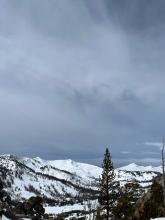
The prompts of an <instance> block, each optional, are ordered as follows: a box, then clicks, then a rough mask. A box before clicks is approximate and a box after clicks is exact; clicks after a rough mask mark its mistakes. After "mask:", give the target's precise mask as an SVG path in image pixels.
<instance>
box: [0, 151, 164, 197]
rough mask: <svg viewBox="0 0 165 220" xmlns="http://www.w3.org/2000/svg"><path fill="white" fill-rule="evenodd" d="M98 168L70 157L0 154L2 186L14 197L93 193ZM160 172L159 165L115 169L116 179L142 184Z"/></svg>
mask: <svg viewBox="0 0 165 220" xmlns="http://www.w3.org/2000/svg"><path fill="white" fill-rule="evenodd" d="M101 172H102V169H101V168H100V167H97V166H93V165H89V164H84V163H78V162H75V161H72V160H70V159H69V160H52V161H47V160H43V159H41V158H38V157H37V158H33V159H32V158H17V157H15V156H12V155H1V156H0V175H1V178H2V180H3V182H4V185H5V189H6V190H7V191H8V192H9V193H10V195H11V196H12V198H14V199H24V198H25V199H27V198H29V197H30V196H33V195H41V196H42V197H45V198H46V199H49V200H59V199H60V198H61V199H62V198H72V197H76V196H78V197H80V196H81V195H86V196H87V195H89V194H90V195H91V194H92V195H95V194H96V193H97V184H98V179H99V176H100V175H101ZM160 172H161V167H152V166H148V167H143V166H138V165H136V164H130V165H128V166H125V167H121V168H118V169H116V170H115V173H116V179H117V180H119V181H120V184H121V185H124V184H125V183H126V182H128V181H132V180H134V179H135V180H137V181H138V182H139V183H140V184H141V185H142V186H143V187H147V186H149V185H150V184H151V181H152V179H153V178H154V177H156V176H157V175H158V174H160Z"/></svg>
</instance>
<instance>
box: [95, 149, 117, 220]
mask: <svg viewBox="0 0 165 220" xmlns="http://www.w3.org/2000/svg"><path fill="white" fill-rule="evenodd" d="M102 167H103V172H102V175H101V178H100V188H99V192H100V195H99V203H100V205H101V209H102V210H106V219H109V216H110V212H111V211H112V208H113V207H114V205H115V201H116V199H117V188H118V183H117V182H115V173H114V167H113V163H112V160H111V155H110V152H109V150H108V148H106V151H105V154H104V160H103V165H102Z"/></svg>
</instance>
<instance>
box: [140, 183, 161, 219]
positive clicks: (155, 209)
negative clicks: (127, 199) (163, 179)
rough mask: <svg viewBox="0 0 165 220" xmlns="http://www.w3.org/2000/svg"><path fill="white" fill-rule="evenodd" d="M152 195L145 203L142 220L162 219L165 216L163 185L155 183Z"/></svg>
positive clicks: (152, 187) (151, 191)
mask: <svg viewBox="0 0 165 220" xmlns="http://www.w3.org/2000/svg"><path fill="white" fill-rule="evenodd" d="M150 193H151V197H150V199H148V200H147V201H145V203H144V206H143V210H141V216H140V220H149V219H151V218H155V217H162V216H164V215H165V209H164V207H163V187H162V185H160V184H159V183H158V182H156V181H154V182H153V184H152V186H151V190H150Z"/></svg>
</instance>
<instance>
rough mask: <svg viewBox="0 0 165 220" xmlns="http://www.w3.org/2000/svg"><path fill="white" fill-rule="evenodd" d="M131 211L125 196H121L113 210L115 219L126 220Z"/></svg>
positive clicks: (129, 202) (131, 208) (128, 199)
mask: <svg viewBox="0 0 165 220" xmlns="http://www.w3.org/2000/svg"><path fill="white" fill-rule="evenodd" d="M132 211H133V206H132V203H131V201H130V198H129V197H128V196H127V195H123V196H121V197H120V198H119V200H118V202H117V206H116V207H114V208H113V214H114V216H115V219H124V220H127V219H128V217H129V216H130V214H131V213H132Z"/></svg>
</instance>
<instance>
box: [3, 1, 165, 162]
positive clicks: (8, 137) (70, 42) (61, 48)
mask: <svg viewBox="0 0 165 220" xmlns="http://www.w3.org/2000/svg"><path fill="white" fill-rule="evenodd" d="M164 11H165V1H164V0H156V1H155V0H146V1H143V0H131V1H130V0H125V1H123V0H118V1H116V0H102V1H100V0H47V1H45V0H35V1H34V0H14V1H13V0H0V153H12V154H16V155H24V156H40V157H43V158H46V159H57V158H61V159H62V158H71V159H75V160H82V161H90V162H93V163H96V161H99V160H100V158H101V157H102V155H103V153H104V150H105V146H106V145H108V146H109V147H110V151H111V153H112V156H113V158H114V160H115V163H118V162H119V163H122V161H124V162H125V161H126V162H125V163H127V162H128V161H131V162H132V161H135V162H136V161H139V163H142V162H144V161H145V162H148V163H155V162H157V161H158V160H159V156H160V144H159V142H161V140H162V136H163V135H164V134H165V102H164V101H165V88H164V87H165V13H164Z"/></svg>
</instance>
